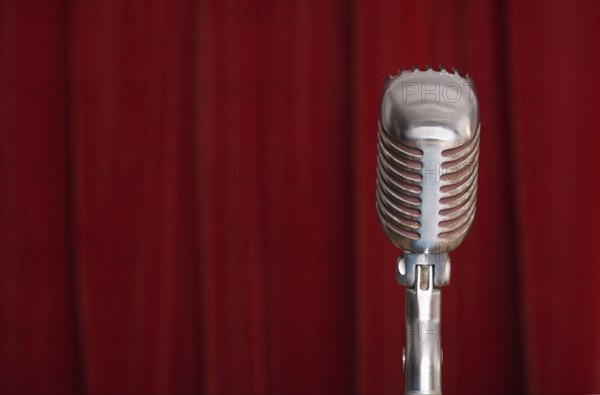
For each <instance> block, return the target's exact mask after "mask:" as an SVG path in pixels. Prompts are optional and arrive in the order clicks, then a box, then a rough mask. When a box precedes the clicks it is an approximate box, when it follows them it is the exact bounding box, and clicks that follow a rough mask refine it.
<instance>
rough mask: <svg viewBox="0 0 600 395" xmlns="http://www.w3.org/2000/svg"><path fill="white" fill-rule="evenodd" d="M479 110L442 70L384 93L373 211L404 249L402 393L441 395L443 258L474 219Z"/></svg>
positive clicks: (470, 92) (389, 85)
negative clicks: (404, 299)
mask: <svg viewBox="0 0 600 395" xmlns="http://www.w3.org/2000/svg"><path fill="white" fill-rule="evenodd" d="M479 129H480V125H479V111H478V103H477V96H476V95H475V90H474V88H473V84H472V82H471V80H470V78H468V76H467V78H463V77H461V76H460V75H459V74H458V73H457V72H456V71H454V72H452V73H449V72H447V71H446V70H444V69H443V68H441V67H440V69H439V70H432V69H430V68H429V67H427V68H426V70H424V71H421V70H418V69H416V68H413V70H409V71H402V72H400V73H399V74H398V75H396V76H393V77H392V76H390V78H389V79H388V80H387V81H386V82H385V84H384V87H383V94H382V97H381V111H380V114H379V133H378V144H377V150H378V152H377V186H376V206H377V212H378V214H379V220H380V222H381V225H382V227H383V230H384V231H385V233H386V234H387V236H388V238H389V239H390V240H391V241H392V242H393V243H394V245H396V246H397V247H399V248H401V249H403V250H404V251H405V253H404V256H403V257H400V258H399V259H398V271H397V276H398V281H399V282H400V283H401V284H403V285H406V286H407V290H406V307H405V344H406V348H405V350H404V355H403V363H404V371H405V386H406V391H405V394H406V395H417V394H427V395H441V393H442V390H441V386H442V385H441V364H442V351H441V344H440V340H441V337H440V327H439V326H440V320H441V291H440V287H441V286H443V285H446V284H447V283H448V282H449V281H450V258H449V257H448V252H449V251H451V250H452V249H454V248H456V247H457V246H458V244H459V243H460V242H461V241H462V240H463V239H464V237H465V236H466V234H467V232H468V230H469V228H470V226H471V224H472V222H473V217H474V215H475V201H476V199H477V168H478V165H477V163H478V162H477V161H478V156H479Z"/></svg>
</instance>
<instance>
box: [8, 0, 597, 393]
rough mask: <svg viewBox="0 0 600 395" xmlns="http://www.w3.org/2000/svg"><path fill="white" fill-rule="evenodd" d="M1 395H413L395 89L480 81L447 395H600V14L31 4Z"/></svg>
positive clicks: (21, 72)
mask: <svg viewBox="0 0 600 395" xmlns="http://www.w3.org/2000/svg"><path fill="white" fill-rule="evenodd" d="M1 9H2V14H1V17H2V19H1V25H0V34H1V35H0V50H1V53H0V82H1V88H2V89H1V91H0V98H1V108H0V160H1V165H2V167H1V170H2V172H1V174H0V176H1V182H0V188H1V194H0V215H1V217H0V218H1V221H0V226H1V228H0V241H1V249H0V252H1V254H0V270H1V271H0V340H1V342H0V393H2V394H6V395H13V394H36V395H37V394H98V395H99V394H110V395H117V394H156V395H167V394H169V395H171V394H286V395H288V394H350V393H357V394H401V393H402V388H403V377H402V370H401V350H402V345H403V300H404V291H403V288H402V287H400V286H398V285H397V284H396V282H395V272H394V270H395V269H394V262H395V257H396V256H397V255H398V251H397V250H396V249H395V248H394V247H393V246H392V244H391V243H390V242H389V241H388V240H386V238H385V236H384V234H383V232H382V231H381V230H380V228H379V224H378V220H377V216H376V212H375V208H374V201H375V196H374V192H375V152H376V149H375V141H376V122H377V114H378V104H379V103H378V101H379V94H380V89H381V85H382V81H383V79H384V77H385V76H386V75H387V74H390V73H395V70H396V69H397V68H398V67H401V66H404V67H409V66H411V65H412V64H418V65H424V64H426V63H429V64H432V65H436V66H437V65H438V64H443V65H445V66H447V67H451V66H456V67H457V68H458V69H459V70H460V71H461V72H469V73H470V75H471V76H472V77H473V79H474V81H475V84H476V86H477V89H478V92H479V99H480V102H481V122H482V132H481V133H482V138H481V154H480V161H481V162H480V174H479V193H478V212H477V216H476V220H475V223H474V226H473V228H472V230H471V232H470V234H469V236H468V237H467V239H466V240H465V242H464V243H463V245H461V247H460V248H459V249H457V250H456V251H454V252H453V253H452V254H451V256H452V259H453V269H452V279H451V284H450V286H448V287H446V288H445V289H444V291H443V322H444V327H443V328H444V329H443V330H444V338H443V347H444V351H445V353H444V357H445V359H444V366H443V369H444V371H443V381H444V391H445V392H444V393H445V394H462V395H464V394H486V395H487V394H503V395H505V394H517V393H528V394H557V395H558V394H561V395H562V394H590V393H600V313H599V311H600V309H599V308H598V304H599V302H600V285H599V284H600V264H599V257H600V254H599V241H598V240H599V233H600V232H599V223H600V217H599V202H600V191H599V173H598V169H599V168H600V159H599V158H600V152H599V145H600V141H599V126H600V122H599V108H600V102H599V91H600V90H599V83H598V82H599V81H598V79H599V77H598V70H599V66H600V65H599V47H600V42H599V31H598V22H599V16H600V15H599V5H598V2H595V1H571V2H567V1H527V2H514V1H511V2H504V1H497V2H482V1H472V2H462V1H461V2H458V3H456V2H450V1H442V2H416V1H397V2H396V1H369V2H367V1H357V2H353V3H352V2H336V1H318V2H313V1H310V2H308V1H307V2H302V1H301V2H286V3H272V2H260V1H259V2H243V1H242V2H239V1H229V2H225V3H219V2H203V1H172V2H168V1H147V2H141V1H124V2H118V1H81V2H75V3H72V2H65V3H63V2H57V1H40V2H38V1H23V2H16V1H8V0H2V3H1Z"/></svg>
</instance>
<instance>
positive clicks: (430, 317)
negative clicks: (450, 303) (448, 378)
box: [404, 266, 442, 395]
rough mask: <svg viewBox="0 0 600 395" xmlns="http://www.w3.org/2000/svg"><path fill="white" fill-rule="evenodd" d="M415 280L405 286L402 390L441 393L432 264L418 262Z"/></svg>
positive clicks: (437, 307) (438, 295) (437, 300)
mask: <svg viewBox="0 0 600 395" xmlns="http://www.w3.org/2000/svg"><path fill="white" fill-rule="evenodd" d="M417 275H418V276H419V278H423V280H422V281H419V284H418V285H417V286H416V287H414V288H407V290H406V307H405V308H406V321H405V324H404V325H405V332H406V347H405V349H406V354H405V358H406V361H405V368H404V371H405V377H406V380H405V381H406V383H405V386H406V389H407V392H406V394H439V395H441V393H442V347H441V344H442V343H441V342H442V339H441V330H440V329H441V328H440V321H441V307H442V305H441V298H442V293H441V291H440V290H439V288H435V287H434V286H433V267H432V266H419V267H418V269H417Z"/></svg>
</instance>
